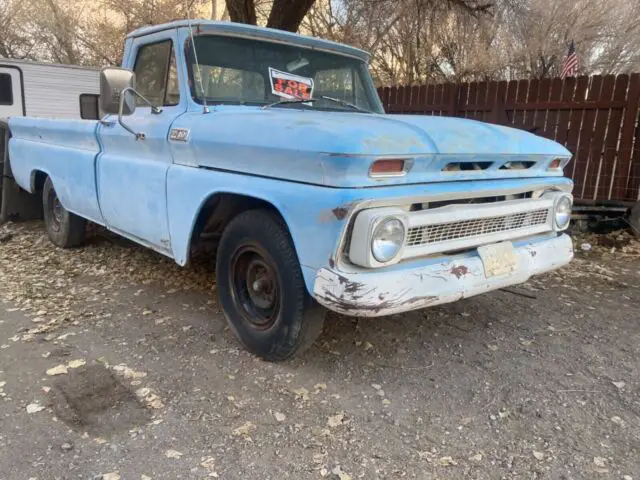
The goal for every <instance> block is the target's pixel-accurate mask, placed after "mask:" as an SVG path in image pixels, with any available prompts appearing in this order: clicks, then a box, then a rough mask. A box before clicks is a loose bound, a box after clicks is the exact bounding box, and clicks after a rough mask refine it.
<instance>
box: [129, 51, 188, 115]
mask: <svg viewBox="0 0 640 480" xmlns="http://www.w3.org/2000/svg"><path fill="white" fill-rule="evenodd" d="M133 71H134V72H135V74H136V90H137V91H138V92H140V94H141V95H144V96H145V97H146V98H147V99H148V100H149V101H150V102H151V103H153V104H154V105H165V106H169V105H176V104H177V103H178V102H179V101H180V89H179V86H178V72H177V70H176V59H175V55H174V53H173V45H172V43H171V40H166V41H163V42H158V43H150V44H149V45H143V46H142V47H141V48H140V50H138V57H137V58H136V63H135V67H134V68H133ZM136 102H137V105H138V106H144V105H145V103H144V102H143V101H142V100H141V99H139V98H138V99H137V100H136Z"/></svg>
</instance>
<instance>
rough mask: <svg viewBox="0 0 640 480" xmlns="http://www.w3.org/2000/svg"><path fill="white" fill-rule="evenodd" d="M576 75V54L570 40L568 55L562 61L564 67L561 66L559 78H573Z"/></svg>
mask: <svg viewBox="0 0 640 480" xmlns="http://www.w3.org/2000/svg"><path fill="white" fill-rule="evenodd" d="M577 74H578V55H577V54H576V46H575V44H574V43H573V40H571V44H570V45H569V53H567V58H565V60H564V65H563V66H562V73H561V74H560V78H566V77H575V76H576V75H577Z"/></svg>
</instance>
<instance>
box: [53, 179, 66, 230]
mask: <svg viewBox="0 0 640 480" xmlns="http://www.w3.org/2000/svg"><path fill="white" fill-rule="evenodd" d="M49 202H50V204H51V228H53V230H55V231H56V232H59V231H60V228H61V227H60V226H61V225H62V221H63V215H64V208H63V207H62V204H61V203H60V199H58V195H56V192H55V191H54V190H53V189H52V190H51V191H50V192H49Z"/></svg>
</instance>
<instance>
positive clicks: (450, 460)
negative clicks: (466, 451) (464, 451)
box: [438, 456, 458, 467]
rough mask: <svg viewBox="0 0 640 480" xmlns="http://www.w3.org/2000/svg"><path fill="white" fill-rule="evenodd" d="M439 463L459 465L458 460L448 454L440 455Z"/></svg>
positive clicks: (445, 465) (444, 465)
mask: <svg viewBox="0 0 640 480" xmlns="http://www.w3.org/2000/svg"><path fill="white" fill-rule="evenodd" d="M438 463H439V464H440V465H442V466H443V467H448V466H450V465H457V464H458V462H456V461H455V460H454V459H453V458H451V457H449V456H446V457H440V458H439V459H438Z"/></svg>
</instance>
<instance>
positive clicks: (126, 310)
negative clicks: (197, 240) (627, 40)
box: [0, 223, 640, 480]
mask: <svg viewBox="0 0 640 480" xmlns="http://www.w3.org/2000/svg"><path fill="white" fill-rule="evenodd" d="M619 240H620V239H617V238H615V236H614V237H611V236H609V237H602V238H595V237H589V238H579V239H577V249H578V257H577V258H576V260H575V261H574V262H573V263H572V264H571V265H570V266H568V267H566V268H564V269H562V270H560V271H558V272H554V273H551V274H547V275H544V276H541V277H538V278H535V279H532V280H531V281H530V282H529V283H527V284H525V285H521V286H518V287H515V288H514V289H512V290H511V291H509V292H507V291H497V292H493V293H490V294H487V295H483V296H479V297H475V298H470V299H465V300H463V301H461V302H458V303H455V304H451V305H446V306H442V307H437V308H431V309H427V310H423V311H416V312H412V313H409V314H403V315H396V316H392V317H386V318H381V319H370V320H363V319H353V318H347V317H341V316H337V315H329V318H328V321H327V323H326V326H325V330H324V333H323V335H322V337H321V338H320V340H319V342H317V344H316V345H315V346H314V347H313V348H312V349H311V350H310V351H309V352H307V353H306V354H304V355H302V356H300V357H298V358H296V359H294V360H293V361H290V362H287V363H283V364H269V363H266V362H263V361H261V360H258V359H256V358H254V357H252V356H251V355H249V354H248V353H246V352H245V351H244V350H242V349H241V348H240V347H239V345H238V344H237V342H236V340H235V339H234V337H233V335H232V333H231V332H230V331H229V329H228V328H227V326H226V323H225V320H224V317H223V315H222V314H221V312H220V311H219V308H218V305H217V302H216V292H215V282H214V274H213V271H212V269H211V267H210V266H209V265H197V266H194V267H192V268H190V269H181V268H180V267H178V266H177V265H174V264H173V263H172V262H171V261H170V260H167V259H165V258H163V257H161V256H160V255H158V254H155V253H153V252H151V251H149V250H146V249H143V248H140V247H137V246H134V245H132V244H130V243H128V242H125V241H123V240H120V239H118V238H116V237H113V236H111V235H107V234H105V233H101V232H97V233H94V234H93V235H92V236H91V238H90V239H89V241H88V243H87V245H86V246H85V247H83V248H81V249H77V250H72V251H62V250H59V249H56V248H55V247H53V246H52V245H51V244H50V243H49V242H48V240H47V239H46V237H45V236H44V234H43V230H42V227H41V225H40V224H39V223H29V224H20V225H15V224H10V225H7V226H5V227H2V228H0V480H14V479H15V480H28V479H37V480H50V479H85V480H88V479H103V480H117V479H122V480H130V479H134V480H145V479H203V478H221V479H322V478H327V479H331V480H348V479H358V478H364V479H402V478H417V479H432V478H434V479H435V478H441V479H444V478H453V479H457V478H473V479H499V478H507V479H511V478H518V479H535V478H548V479H582V478H584V479H594V478H595V479H624V480H628V479H631V478H635V479H640V249H639V248H638V243H637V242H636V243H630V244H628V245H625V244H626V243H627V242H628V239H626V237H625V238H622V240H624V241H619ZM587 242H589V246H590V247H592V248H591V249H590V250H582V247H580V245H581V244H582V243H587ZM584 248H589V247H587V246H586V245H585V247H584Z"/></svg>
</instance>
